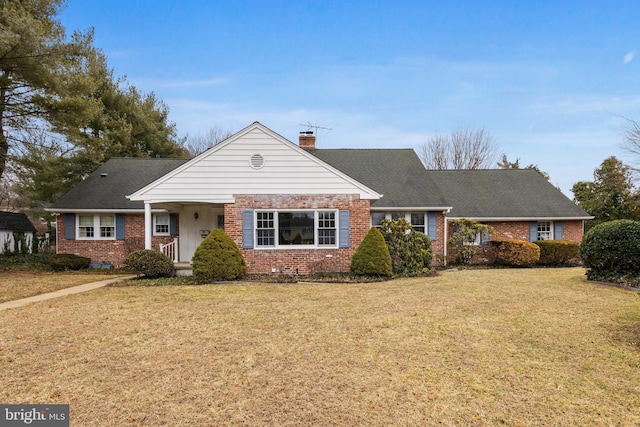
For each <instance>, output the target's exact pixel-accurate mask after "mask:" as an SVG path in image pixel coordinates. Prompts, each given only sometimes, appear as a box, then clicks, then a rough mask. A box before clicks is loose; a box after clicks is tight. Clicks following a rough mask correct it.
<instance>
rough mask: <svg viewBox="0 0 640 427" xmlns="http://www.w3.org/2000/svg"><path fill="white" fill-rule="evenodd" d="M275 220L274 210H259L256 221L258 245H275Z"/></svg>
mask: <svg viewBox="0 0 640 427" xmlns="http://www.w3.org/2000/svg"><path fill="white" fill-rule="evenodd" d="M275 235H276V229H275V221H274V220H273V212H258V213H257V221H256V237H257V245H258V246H275V245H276V240H275Z"/></svg>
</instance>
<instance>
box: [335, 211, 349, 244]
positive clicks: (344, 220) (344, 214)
mask: <svg viewBox="0 0 640 427" xmlns="http://www.w3.org/2000/svg"><path fill="white" fill-rule="evenodd" d="M338 221H339V222H340V224H339V226H340V228H339V232H340V238H339V241H338V247H340V248H348V247H349V246H350V242H349V241H350V239H351V233H350V231H351V226H350V225H349V211H346V210H345V211H340V212H339V214H338Z"/></svg>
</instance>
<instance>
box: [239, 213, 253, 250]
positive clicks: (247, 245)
mask: <svg viewBox="0 0 640 427" xmlns="http://www.w3.org/2000/svg"><path fill="white" fill-rule="evenodd" d="M242 247H243V248H244V249H253V211H252V210H244V211H242Z"/></svg>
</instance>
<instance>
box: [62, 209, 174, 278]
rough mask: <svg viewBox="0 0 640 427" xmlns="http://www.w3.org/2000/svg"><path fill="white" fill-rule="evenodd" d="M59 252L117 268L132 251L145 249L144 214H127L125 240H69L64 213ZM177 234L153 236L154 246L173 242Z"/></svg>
mask: <svg viewBox="0 0 640 427" xmlns="http://www.w3.org/2000/svg"><path fill="white" fill-rule="evenodd" d="M57 224H58V234H57V235H58V245H57V248H58V249H57V252H58V253H59V254H75V255H80V256H83V257H89V258H91V262H100V263H102V262H109V263H111V264H113V266H114V267H115V268H119V267H122V264H123V262H124V259H125V258H126V257H127V255H129V254H130V253H131V252H135V251H138V250H142V249H144V215H143V214H131V215H125V220H124V230H125V240H68V239H65V238H64V236H65V228H64V215H60V216H58V220H57ZM175 237H176V236H175V235H173V236H153V237H152V239H151V243H152V247H153V248H154V249H158V248H159V247H160V244H167V243H169V242H171V241H172V240H173V239H174V238H175Z"/></svg>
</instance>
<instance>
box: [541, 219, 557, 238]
mask: <svg viewBox="0 0 640 427" xmlns="http://www.w3.org/2000/svg"><path fill="white" fill-rule="evenodd" d="M541 223H545V224H549V231H543V232H541V231H540V224H541ZM537 228H538V230H537V231H536V237H537V238H538V240H539V241H540V240H553V239H554V238H555V236H554V235H553V233H554V231H555V227H554V223H553V221H538V224H537ZM540 233H545V234H546V233H548V234H549V238H548V239H541V238H540Z"/></svg>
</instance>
